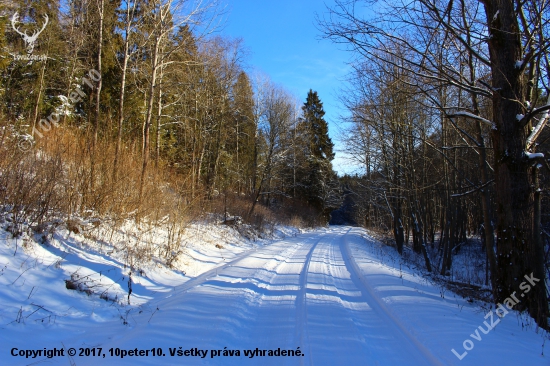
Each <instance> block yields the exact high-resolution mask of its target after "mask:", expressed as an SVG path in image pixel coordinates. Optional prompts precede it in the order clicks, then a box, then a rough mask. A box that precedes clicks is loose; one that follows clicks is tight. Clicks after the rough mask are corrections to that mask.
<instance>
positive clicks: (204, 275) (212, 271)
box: [176, 239, 300, 294]
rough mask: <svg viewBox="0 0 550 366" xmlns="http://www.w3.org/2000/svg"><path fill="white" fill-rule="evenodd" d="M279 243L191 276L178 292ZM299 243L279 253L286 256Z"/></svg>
mask: <svg viewBox="0 0 550 366" xmlns="http://www.w3.org/2000/svg"><path fill="white" fill-rule="evenodd" d="M283 241H284V239H283ZM278 243H280V241H277V242H275V243H273V244H270V245H268V246H263V247H259V248H256V249H252V250H250V251H246V252H244V253H242V254H241V255H240V256H238V257H237V258H235V259H233V260H232V261H231V262H228V263H225V264H223V265H221V266H217V267H214V268H212V269H210V270H208V271H206V272H204V273H202V274H200V275H198V276H197V277H194V278H191V279H190V280H189V281H187V282H185V283H184V284H182V285H180V286H178V287H177V292H176V294H179V293H182V292H186V291H189V290H190V289H192V288H193V287H196V286H199V285H201V284H203V283H205V282H206V281H208V280H209V279H211V278H213V277H216V276H217V275H218V274H219V273H220V272H222V271H223V270H224V269H226V268H228V267H231V266H233V265H235V264H236V263H238V262H240V261H242V260H244V259H246V258H248V257H250V256H251V255H253V254H256V253H257V252H259V251H262V250H266V249H268V248H270V247H271V246H273V245H274V244H278ZM299 245H300V243H296V244H295V245H294V246H291V247H288V248H285V250H283V251H281V252H280V253H279V254H278V255H279V256H282V257H285V254H286V253H287V252H288V251H291V250H292V249H294V248H295V247H296V246H299Z"/></svg>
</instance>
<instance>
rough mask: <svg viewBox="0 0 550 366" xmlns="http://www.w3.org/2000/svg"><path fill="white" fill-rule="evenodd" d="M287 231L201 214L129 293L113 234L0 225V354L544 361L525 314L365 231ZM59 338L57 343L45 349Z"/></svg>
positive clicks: (159, 360)
mask: <svg viewBox="0 0 550 366" xmlns="http://www.w3.org/2000/svg"><path fill="white" fill-rule="evenodd" d="M193 230H194V231H193ZM283 234H285V233H279V235H280V236H286V238H285V239H280V240H275V241H272V242H267V241H264V242H261V243H254V242H250V241H246V240H244V239H242V238H240V237H239V236H238V235H236V233H235V231H233V230H231V229H230V228H226V227H219V226H215V225H202V226H201V225H195V226H194V227H193V228H191V229H190V231H189V237H188V238H187V239H186V243H187V244H186V246H185V248H184V250H182V253H181V255H179V256H178V259H177V261H176V262H175V264H174V267H175V268H177V269H176V270H170V269H167V268H166V267H164V266H161V265H159V264H157V265H149V266H145V267H143V268H140V270H141V271H139V270H134V274H133V276H132V294H131V296H130V303H131V305H127V296H128V272H129V268H127V267H125V266H124V264H123V262H124V261H123V260H122V259H121V258H120V256H117V253H113V250H112V249H109V248H111V247H110V246H109V245H108V244H105V245H102V246H101V247H93V246H92V247H90V246H88V245H85V244H83V241H84V239H83V238H81V237H79V236H75V235H72V234H71V235H69V233H68V232H64V231H60V232H59V233H58V234H56V235H55V236H54V238H53V240H51V244H50V245H40V244H36V243H34V242H31V241H27V242H25V241H22V240H18V241H17V242H16V241H15V240H14V239H10V235H9V234H8V233H6V232H3V231H2V232H1V234H0V239H1V241H0V288H1V291H0V363H1V364H6V365H29V364H33V365H34V364H46V365H50V364H51V365H58V364H59V365H93V364H96V363H100V364H102V365H181V364H185V365H210V364H212V365H243V364H244V365H247V364H250V365H266V364H267V365H302V364H304V365H394V364H395V365H397V364H399V365H492V364H503V365H508V364H509V365H511V364H515V365H517V364H523V365H548V364H550V358H549V357H548V356H546V353H548V352H547V351H548V349H547V347H544V343H545V337H544V336H543V335H542V334H541V333H540V332H539V333H538V334H537V332H536V327H535V326H534V325H533V324H532V322H531V321H529V320H528V319H527V318H526V317H524V316H521V315H518V314H516V313H515V312H514V311H509V312H508V313H507V314H504V313H503V314H504V317H499V316H497V315H496V314H495V313H494V312H491V310H490V309H489V308H483V307H482V306H481V305H480V304H471V303H469V302H467V301H466V300H464V299H462V298H460V297H458V296H455V295H454V294H452V293H450V292H449V291H445V290H444V289H442V288H440V287H438V286H436V285H433V284H431V283H430V282H428V281H427V280H426V279H425V278H423V277H422V276H420V275H419V274H418V273H417V272H415V271H414V270H411V269H409V268H408V267H407V266H405V265H404V264H403V263H401V260H400V259H399V257H397V256H396V255H395V254H394V253H393V250H392V249H391V248H388V247H383V246H381V245H379V244H378V243H377V242H376V241H375V240H374V239H372V238H371V237H370V236H369V235H368V233H367V232H366V231H365V230H362V229H359V228H350V227H331V228H328V229H319V230H316V231H312V232H308V233H302V234H299V233H297V232H296V231H291V230H289V229H286V235H283ZM23 244H25V247H23ZM216 244H218V246H216ZM66 280H70V283H73V284H76V285H77V286H79V288H80V290H81V291H76V290H69V289H67V288H66V283H65V281H66ZM535 285H536V284H535ZM520 293H521V292H520V291H519V289H518V296H519V294H520ZM488 313H490V314H492V316H488V317H487V318H486V315H487V314H488ZM484 322H486V324H484ZM491 323H492V324H496V325H495V327H494V329H492V330H491V329H490V325H491ZM488 326H489V327H488ZM546 340H548V339H547V336H546ZM465 347H466V348H465ZM54 348H56V349H57V350H60V349H62V350H63V351H62V353H63V355H58V356H57V357H53V358H47V357H45V356H44V355H38V352H37V351H39V350H41V351H42V352H43V351H44V349H46V350H53V349H54ZM72 349H74V350H75V351H76V355H74V356H72V357H71V356H68V353H69V351H71V352H72ZM453 349H454V352H453V351H452V350H453ZM32 350H34V351H35V352H34V353H32V352H31V351H32ZM262 350H265V353H264V352H262ZM274 351H275V355H273V356H270V352H271V354H273V352H274ZM25 352H27V354H28V355H29V357H30V358H25V354H26V353H25ZM245 352H246V354H245ZM543 352H544V354H545V355H542V353H543ZM59 353H61V352H59ZM135 353H137V355H135ZM140 353H141V355H140ZM159 353H160V355H159ZM178 353H179V354H181V356H180V355H178ZM12 354H16V356H12ZM80 354H82V356H80ZM94 354H95V356H94ZM172 354H173V355H172ZM262 354H265V355H262ZM283 354H285V355H283ZM289 354H290V355H289ZM122 355H125V357H124V358H122V357H121V356H122ZM33 356H36V357H35V358H32V357H33ZM460 358H461V360H460Z"/></svg>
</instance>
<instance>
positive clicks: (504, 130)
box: [486, 0, 548, 327]
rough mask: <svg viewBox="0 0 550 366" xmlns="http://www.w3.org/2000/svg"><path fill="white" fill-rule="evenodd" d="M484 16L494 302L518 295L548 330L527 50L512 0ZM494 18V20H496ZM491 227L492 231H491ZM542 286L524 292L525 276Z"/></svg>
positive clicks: (521, 306) (498, 1) (498, 2)
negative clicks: (528, 152) (530, 143)
mask: <svg viewBox="0 0 550 366" xmlns="http://www.w3.org/2000/svg"><path fill="white" fill-rule="evenodd" d="M486 16H487V19H488V20H489V24H491V28H490V41H489V52H490V57H491V69H492V79H493V81H492V82H493V90H494V97H493V120H494V123H495V125H496V126H495V129H494V130H493V133H492V139H493V146H494V150H495V181H496V184H495V186H496V202H497V227H496V230H497V235H498V237H497V271H496V285H497V286H496V289H494V291H495V297H496V298H495V300H496V301H497V302H502V303H505V302H506V301H505V300H507V299H508V298H509V297H510V296H511V295H513V294H514V292H516V293H517V294H518V295H520V296H517V295H516V296H517V298H518V299H520V301H519V302H518V303H517V304H515V305H513V307H514V309H515V310H525V309H527V310H529V313H530V314H531V316H533V318H535V320H536V321H537V323H538V324H539V325H540V326H542V327H547V326H548V324H547V318H548V302H547V297H546V286H545V284H544V267H543V263H542V260H541V259H540V258H537V256H538V255H540V253H541V251H542V248H541V247H540V245H541V244H540V240H538V239H537V240H533V239H534V238H537V237H538V235H539V233H535V232H534V231H533V229H534V228H535V227H536V225H534V207H535V194H534V193H535V192H534V189H533V187H534V182H533V175H532V174H531V173H530V171H531V169H532V165H533V161H530V160H529V159H528V158H527V157H526V156H525V154H524V150H525V142H526V141H527V137H528V135H529V129H530V124H528V125H526V126H522V124H520V122H519V121H518V118H517V117H516V116H518V115H521V114H522V113H523V111H522V103H524V101H525V100H527V99H526V98H527V78H526V75H525V74H524V73H523V72H522V71H521V70H520V69H519V68H516V66H515V65H516V62H517V61H518V60H522V58H523V50H522V46H521V40H520V36H519V32H518V30H519V27H518V24H517V18H516V15H515V13H514V4H513V2H512V1H504V0H495V1H487V2H486ZM493 19H494V20H493ZM487 229H488V228H487ZM531 274H532V276H533V277H534V278H536V279H538V280H539V282H538V283H536V281H534V282H535V283H534V284H533V283H531V289H530V290H529V291H526V289H525V287H524V286H522V283H523V285H525V283H527V284H528V285H529V283H528V282H527V281H526V278H525V276H528V277H530V278H531Z"/></svg>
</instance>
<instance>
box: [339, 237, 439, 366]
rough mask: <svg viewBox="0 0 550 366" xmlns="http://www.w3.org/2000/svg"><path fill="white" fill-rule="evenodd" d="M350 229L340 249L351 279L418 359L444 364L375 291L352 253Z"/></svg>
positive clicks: (429, 363) (341, 239) (342, 238)
mask: <svg viewBox="0 0 550 366" xmlns="http://www.w3.org/2000/svg"><path fill="white" fill-rule="evenodd" d="M350 230H351V229H350ZM350 230H348V232H347V233H346V234H344V235H342V237H340V238H339V241H340V251H341V252H342V258H343V259H344V262H345V265H346V268H347V269H348V271H349V273H350V275H351V280H352V281H353V283H354V284H355V286H356V287H357V288H358V289H359V290H360V291H361V293H362V295H363V297H364V298H365V299H366V301H367V303H368V305H369V306H370V307H371V308H372V309H373V310H374V311H375V312H376V313H377V314H378V315H379V316H380V317H381V318H385V323H386V324H388V326H391V327H393V328H394V330H395V334H400V335H401V336H402V338H403V340H404V342H403V343H402V344H403V345H408V347H407V348H409V350H411V351H412V352H411V355H413V354H415V353H416V354H418V355H419V356H420V357H417V358H416V360H425V364H427V365H443V364H442V363H441V361H440V360H439V359H438V358H437V357H435V356H434V355H433V354H432V353H431V352H430V351H429V350H428V349H427V348H426V347H425V346H424V345H423V344H422V343H421V342H420V341H418V340H417V339H416V338H415V337H414V336H413V335H412V334H411V333H410V332H409V330H408V329H407V327H406V326H405V325H404V324H403V323H402V322H401V321H400V320H399V319H398V318H397V317H396V316H395V315H394V314H393V313H392V311H391V310H390V309H388V307H387V306H386V304H385V303H384V301H383V300H382V299H381V298H380V297H379V296H378V295H377V294H376V293H375V291H374V290H373V289H372V287H371V286H370V285H369V283H368V281H367V280H366V279H365V277H364V276H363V275H362V272H361V269H360V268H359V266H358V265H357V262H356V261H355V260H354V259H353V257H352V255H351V251H350V248H349V244H348V242H347V241H346V238H345V237H346V235H347V234H348V233H349V231H350Z"/></svg>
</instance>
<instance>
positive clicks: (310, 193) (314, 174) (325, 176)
mask: <svg viewBox="0 0 550 366" xmlns="http://www.w3.org/2000/svg"><path fill="white" fill-rule="evenodd" d="M302 111H303V119H302V121H301V123H300V125H301V126H299V127H298V128H299V129H300V130H302V131H300V132H301V133H302V134H303V136H304V138H305V140H306V141H304V143H305V144H304V145H305V146H304V147H305V148H306V149H307V152H306V156H307V163H306V165H305V167H304V168H305V169H303V170H302V172H301V174H300V175H301V179H300V182H299V183H298V184H299V186H300V189H299V191H301V193H302V195H303V197H304V198H305V199H306V201H307V202H308V203H309V204H310V205H311V206H313V207H314V208H316V209H317V210H318V211H319V214H320V216H321V219H322V220H324V221H327V220H328V218H329V214H330V211H331V210H333V209H334V208H336V207H337V206H338V198H337V197H336V196H338V195H337V194H335V193H337V191H338V183H337V178H336V174H335V173H334V171H333V169H332V163H331V161H332V160H333V159H334V152H333V147H334V144H333V143H332V141H331V139H330V137H329V136H328V124H327V121H325V119H324V115H325V111H324V109H323V103H322V102H321V100H320V99H319V96H318V95H317V92H316V91H313V90H311V89H310V90H309V92H308V95H307V99H306V102H305V103H304V105H303V107H302Z"/></svg>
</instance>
